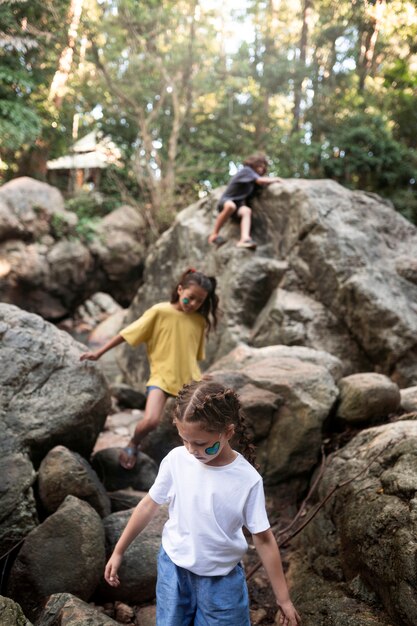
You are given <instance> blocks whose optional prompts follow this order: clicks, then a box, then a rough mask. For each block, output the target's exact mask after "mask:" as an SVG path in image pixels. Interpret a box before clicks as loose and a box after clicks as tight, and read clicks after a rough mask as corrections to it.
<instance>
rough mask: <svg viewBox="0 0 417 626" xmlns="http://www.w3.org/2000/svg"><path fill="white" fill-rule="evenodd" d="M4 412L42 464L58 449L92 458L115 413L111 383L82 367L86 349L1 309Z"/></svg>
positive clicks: (31, 318) (28, 317) (0, 401)
mask: <svg viewBox="0 0 417 626" xmlns="http://www.w3.org/2000/svg"><path fill="white" fill-rule="evenodd" d="M0 336H1V338H2V341H1V344H0V378H1V380H2V386H1V388H0V410H1V414H2V416H3V423H4V426H5V427H6V428H7V429H8V430H9V431H10V432H11V433H13V435H14V436H15V437H16V438H17V439H18V441H19V445H20V446H21V447H22V448H25V449H27V450H29V451H30V456H31V459H32V461H33V462H35V463H39V462H40V461H41V460H42V458H43V457H44V456H45V455H46V454H47V452H48V451H49V450H50V449H51V448H53V447H54V446H55V445H58V444H62V445H65V446H66V447H67V448H69V449H71V450H74V451H75V452H78V453H79V454H81V455H82V456H84V457H88V456H89V455H90V453H91V451H92V449H93V446H94V444H95V441H96V439H97V436H98V434H99V432H100V431H101V430H102V428H103V425H104V421H105V419H106V416H107V412H108V410H109V408H110V396H109V391H108V388H107V385H106V381H105V379H104V377H103V375H102V374H101V373H100V371H99V370H98V369H97V368H96V367H95V366H94V365H93V364H91V363H85V362H84V363H82V362H80V361H79V356H80V354H81V353H82V352H83V351H84V350H85V348H84V346H82V345H81V344H77V343H75V342H74V341H73V339H71V337H70V336H69V335H68V334H67V333H65V332H62V331H59V330H57V329H56V328H55V327H54V326H52V325H51V324H49V323H48V322H45V321H44V320H43V319H42V318H40V317H38V316H37V315H33V314H30V313H26V312H25V311H21V310H20V309H18V308H17V307H15V306H11V305H7V304H3V303H0Z"/></svg>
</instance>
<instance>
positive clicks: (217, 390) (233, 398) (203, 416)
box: [174, 380, 256, 467]
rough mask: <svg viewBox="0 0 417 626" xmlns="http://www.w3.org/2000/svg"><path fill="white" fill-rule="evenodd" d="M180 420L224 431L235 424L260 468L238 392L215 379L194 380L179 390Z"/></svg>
mask: <svg viewBox="0 0 417 626" xmlns="http://www.w3.org/2000/svg"><path fill="white" fill-rule="evenodd" d="M174 419H176V420H178V421H179V422H183V421H184V422H201V424H202V427H203V428H204V430H207V431H208V432H212V431H213V432H224V431H225V430H226V427H227V426H229V425H230V424H234V426H235V430H236V435H237V437H238V440H237V441H238V444H239V448H240V449H241V450H242V454H243V456H244V457H245V458H246V459H247V460H248V461H249V463H251V464H252V465H253V466H254V467H256V462H255V447H254V446H253V444H252V442H251V437H250V435H249V432H248V428H247V424H246V420H245V416H244V414H243V411H242V407H241V405H240V401H239V398H238V395H237V393H236V392H235V391H234V390H233V389H231V388H230V387H224V386H223V385H222V384H220V383H217V382H215V381H211V380H207V381H206V380H202V381H199V382H196V381H193V382H191V383H190V384H188V385H184V387H183V388H182V389H181V391H180V392H179V394H178V396H177V399H176V402H175V408H174Z"/></svg>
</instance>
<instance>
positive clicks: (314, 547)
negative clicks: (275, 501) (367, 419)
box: [292, 420, 417, 626]
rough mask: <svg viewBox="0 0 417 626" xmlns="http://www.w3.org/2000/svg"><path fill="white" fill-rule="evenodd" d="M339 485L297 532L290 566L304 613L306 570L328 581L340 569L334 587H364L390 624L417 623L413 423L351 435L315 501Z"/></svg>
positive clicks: (416, 432) (416, 440)
mask: <svg viewBox="0 0 417 626" xmlns="http://www.w3.org/2000/svg"><path fill="white" fill-rule="evenodd" d="M349 481H350V482H349ZM343 483H346V484H345V486H344V487H343V488H340V489H339V490H336V492H335V493H334V495H333V497H332V498H331V499H330V500H327V501H326V503H325V505H324V506H323V507H322V508H321V509H320V511H319V512H318V514H317V516H316V517H315V518H314V519H313V521H312V522H311V523H310V524H309V525H308V526H307V527H306V528H305V529H304V531H303V533H302V534H301V535H300V544H301V546H300V559H299V562H298V565H294V569H293V571H292V580H293V581H294V585H295V590H296V593H297V594H298V595H299V597H300V600H299V601H300V609H301V610H302V611H304V605H303V595H302V593H301V591H302V587H300V586H299V585H303V581H304V583H305V581H306V580H307V579H308V580H310V579H311V577H309V576H308V571H311V570H313V571H314V572H315V574H316V575H317V574H318V575H319V576H320V577H321V578H323V579H324V580H325V581H326V580H327V581H331V580H333V582H335V574H334V572H338V574H337V576H339V580H340V585H339V586H338V589H339V592H340V591H343V590H344V592H345V595H346V594H347V595H348V596H351V595H352V590H353V591H354V593H355V594H358V593H359V591H361V595H362V597H363V598H365V599H366V597H367V598H368V600H367V602H368V604H369V603H371V604H372V597H374V598H375V599H376V603H380V604H381V603H382V605H383V606H384V608H385V611H386V612H387V613H388V614H389V615H390V616H391V620H392V621H391V622H390V623H393V624H401V625H402V626H404V625H405V626H414V625H415V624H416V623H417V524H416V515H415V508H416V493H417V423H416V422H415V421H407V420H404V421H398V422H395V423H392V424H387V425H383V426H378V427H374V428H371V429H369V430H364V431H362V432H360V433H359V434H358V435H356V437H355V438H354V439H352V440H351V441H350V443H349V444H347V445H346V446H345V447H344V448H342V449H341V450H340V451H339V452H337V453H335V454H334V455H333V457H332V458H331V459H330V461H329V462H328V465H327V467H326V470H325V473H324V476H323V478H322V480H321V483H320V486H319V493H318V499H319V500H323V499H324V498H325V497H326V495H327V494H329V493H330V491H331V490H332V489H334V488H335V487H336V486H337V485H341V484H343ZM306 574H307V575H306ZM297 580H299V581H300V582H297ZM336 580H337V579H336ZM347 586H348V587H347ZM304 597H305V598H306V596H304ZM314 597H315V598H316V595H315V596H314ZM346 601H348V600H346ZM307 623H308V624H310V623H311V626H313V624H314V626H316V624H321V623H323V624H324V623H325V624H327V622H320V621H318V620H317V621H312V622H307ZM329 623H333V622H329ZM334 623H335V624H336V623H337V624H339V623H340V624H341V623H346V624H349V623H353V622H347V621H345V622H339V621H337V622H334ZM361 623H362V622H361ZM365 623H367V622H365ZM378 623H380V622H378ZM381 623H384V621H382V622H381Z"/></svg>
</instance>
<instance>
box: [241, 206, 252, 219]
mask: <svg viewBox="0 0 417 626" xmlns="http://www.w3.org/2000/svg"><path fill="white" fill-rule="evenodd" d="M244 215H252V209H251V208H250V207H248V206H246V205H244V206H241V207H240V209H239V217H243V216H244Z"/></svg>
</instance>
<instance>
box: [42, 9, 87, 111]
mask: <svg viewBox="0 0 417 626" xmlns="http://www.w3.org/2000/svg"><path fill="white" fill-rule="evenodd" d="M83 3H84V0H71V4H70V8H69V11H68V17H69V20H70V26H69V28H68V42H67V45H66V46H65V48H64V50H63V51H62V52H61V55H60V58H59V63H58V70H57V71H56V72H55V75H54V77H53V79H52V83H51V87H50V89H49V95H48V99H49V100H51V101H52V102H53V103H54V104H55V106H56V107H57V108H60V106H61V104H62V101H63V99H64V95H65V91H66V85H67V82H68V78H69V76H70V73H71V67H72V61H73V58H74V48H75V44H76V41H77V36H78V28H79V25H80V20H81V13H82V10H83Z"/></svg>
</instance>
